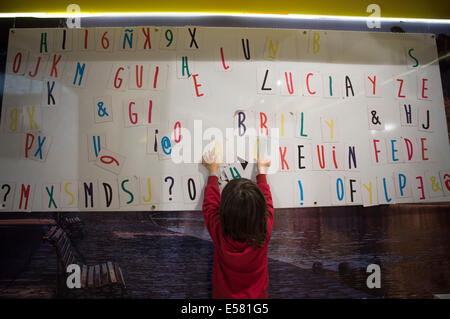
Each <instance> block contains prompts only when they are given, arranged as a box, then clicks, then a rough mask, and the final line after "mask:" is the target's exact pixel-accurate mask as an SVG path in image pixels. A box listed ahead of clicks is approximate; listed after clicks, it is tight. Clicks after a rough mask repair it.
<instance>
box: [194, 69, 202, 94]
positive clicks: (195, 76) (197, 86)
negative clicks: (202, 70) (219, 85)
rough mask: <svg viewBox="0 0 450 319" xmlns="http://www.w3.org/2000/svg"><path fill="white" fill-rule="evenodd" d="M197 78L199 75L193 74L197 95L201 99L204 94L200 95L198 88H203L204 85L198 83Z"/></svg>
mask: <svg viewBox="0 0 450 319" xmlns="http://www.w3.org/2000/svg"><path fill="white" fill-rule="evenodd" d="M197 76H198V74H193V75H192V78H193V79H194V87H195V94H196V95H197V97H200V96H203V93H199V92H198V88H199V87H201V86H202V85H201V84H198V83H197Z"/></svg>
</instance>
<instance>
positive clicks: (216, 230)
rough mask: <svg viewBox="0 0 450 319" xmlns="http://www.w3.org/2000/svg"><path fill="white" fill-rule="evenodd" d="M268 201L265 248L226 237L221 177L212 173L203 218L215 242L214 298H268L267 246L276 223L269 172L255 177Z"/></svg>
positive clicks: (205, 198)
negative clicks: (221, 200) (222, 224)
mask: <svg viewBox="0 0 450 319" xmlns="http://www.w3.org/2000/svg"><path fill="white" fill-rule="evenodd" d="M256 181H257V184H258V187H259V188H260V189H261V191H262V193H263V194H264V197H265V199H266V203H267V210H268V218H267V239H266V243H265V244H264V246H263V247H261V248H259V247H252V246H249V245H248V244H247V243H240V242H237V241H233V240H232V239H231V238H229V237H227V238H225V237H224V236H223V234H222V228H221V226H220V216H219V205H220V191H219V187H218V186H217V182H218V178H217V177H216V176H209V177H208V183H207V185H206V187H205V197H204V200H203V217H204V218H205V223H206V227H207V228H208V231H209V234H210V235H211V238H212V240H213V242H214V263H213V274H212V286H213V298H227V299H231V298H239V299H241V298H253V299H254V298H267V285H268V283H269V272H268V270H267V248H268V245H269V240H270V236H271V234H272V226H273V203H272V195H271V193H270V187H269V185H268V184H267V180H266V175H263V174H260V175H258V176H256Z"/></svg>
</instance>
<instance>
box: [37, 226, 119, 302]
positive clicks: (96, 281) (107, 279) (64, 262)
mask: <svg viewBox="0 0 450 319" xmlns="http://www.w3.org/2000/svg"><path fill="white" fill-rule="evenodd" d="M43 239H44V241H47V242H50V243H51V244H52V245H53V247H54V248H55V250H56V255H57V258H58V260H59V262H60V265H61V266H62V273H63V274H65V275H66V276H63V278H67V273H66V269H67V266H69V265H70V264H77V265H79V266H80V269H81V288H82V289H84V290H86V291H88V293H95V292H106V290H107V289H108V288H109V292H112V291H113V288H114V287H118V288H120V290H121V294H122V296H123V295H124V294H125V292H126V285H125V280H124V278H123V274H122V270H121V269H120V267H119V265H117V264H114V263H112V262H110V261H108V262H106V263H102V264H97V265H86V264H84V263H81V262H79V260H78V258H77V254H76V252H75V249H74V247H73V245H72V243H71V241H70V238H69V236H68V235H67V233H66V232H65V231H64V229H63V228H61V227H59V226H52V227H51V228H50V230H49V231H48V232H47V234H46V235H45V236H44V237H43ZM64 285H65V280H64ZM74 289H75V288H74Z"/></svg>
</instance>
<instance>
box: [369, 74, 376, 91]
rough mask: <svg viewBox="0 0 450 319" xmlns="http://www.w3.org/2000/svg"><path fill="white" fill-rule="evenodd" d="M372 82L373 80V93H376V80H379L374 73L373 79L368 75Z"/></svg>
mask: <svg viewBox="0 0 450 319" xmlns="http://www.w3.org/2000/svg"><path fill="white" fill-rule="evenodd" d="M367 78H368V79H369V81H370V82H372V95H375V82H376V81H377V76H376V75H374V77H373V79H371V78H370V76H367Z"/></svg>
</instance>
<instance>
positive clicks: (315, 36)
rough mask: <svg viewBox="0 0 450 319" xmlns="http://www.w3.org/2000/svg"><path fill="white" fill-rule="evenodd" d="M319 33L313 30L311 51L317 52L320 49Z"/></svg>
mask: <svg viewBox="0 0 450 319" xmlns="http://www.w3.org/2000/svg"><path fill="white" fill-rule="evenodd" d="M319 40H320V33H319V32H314V33H313V53H314V54H317V53H319V51H320V43H319Z"/></svg>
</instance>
